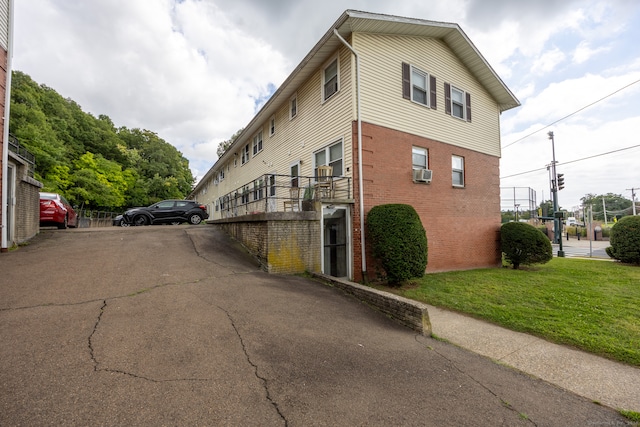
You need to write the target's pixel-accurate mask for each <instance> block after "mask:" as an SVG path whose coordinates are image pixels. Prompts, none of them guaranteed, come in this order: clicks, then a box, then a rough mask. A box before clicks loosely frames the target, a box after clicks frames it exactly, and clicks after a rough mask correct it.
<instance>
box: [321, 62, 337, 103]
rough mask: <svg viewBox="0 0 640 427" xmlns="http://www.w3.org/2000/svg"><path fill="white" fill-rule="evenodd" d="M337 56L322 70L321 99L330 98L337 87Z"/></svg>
mask: <svg viewBox="0 0 640 427" xmlns="http://www.w3.org/2000/svg"><path fill="white" fill-rule="evenodd" d="M339 84H340V81H339V76H338V58H336V59H334V60H333V61H331V62H330V63H329V65H327V66H326V67H325V69H324V70H323V71H322V100H323V101H326V100H327V99H329V98H331V97H332V96H333V94H334V93H336V92H338V89H339Z"/></svg>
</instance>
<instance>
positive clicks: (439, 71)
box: [353, 33, 500, 156]
mask: <svg viewBox="0 0 640 427" xmlns="http://www.w3.org/2000/svg"><path fill="white" fill-rule="evenodd" d="M353 43H354V47H355V49H356V50H357V51H358V52H359V54H360V64H361V70H360V73H361V80H362V86H361V96H362V98H363V103H362V116H363V121H366V122H369V123H373V124H376V125H380V126H385V127H388V128H392V129H398V130H403V131H406V132H409V133H411V134H415V135H419V136H423V137H428V138H431V139H434V140H437V141H441V142H446V143H448V144H452V145H456V146H460V147H464V148H469V149H472V150H475V151H479V152H481V153H486V154H490V155H494V156H500V122H499V120H500V113H499V109H498V106H497V104H496V102H495V101H494V100H493V99H492V98H491V97H490V95H489V94H488V93H487V91H486V90H485V89H484V88H483V87H482V86H481V85H480V84H479V83H478V81H477V80H476V79H475V78H474V77H473V76H472V75H471V74H470V72H469V71H468V69H467V68H466V67H465V66H464V65H463V64H462V63H461V62H460V60H459V59H458V58H457V57H456V56H455V55H454V54H453V53H452V52H451V50H449V48H448V47H447V46H446V44H445V43H443V42H442V41H440V40H437V39H431V38H421V37H409V36H389V35H375V34H362V33H357V34H354V37H353ZM403 62H407V63H410V64H411V65H414V66H416V67H418V68H420V69H422V70H423V71H426V72H428V73H430V74H433V75H434V76H435V77H436V86H437V110H432V109H430V108H428V107H424V106H421V105H419V104H416V103H414V102H411V101H409V100H407V99H404V98H403V97H402V63H403ZM445 82H447V83H451V84H452V85H454V86H456V87H457V88H459V89H461V90H464V91H466V92H469V93H470V94H471V118H472V122H471V123H468V122H464V121H462V120H460V119H458V118H456V117H452V116H450V115H447V114H445V99H444V83H445Z"/></svg>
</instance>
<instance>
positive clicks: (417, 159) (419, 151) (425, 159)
mask: <svg viewBox="0 0 640 427" xmlns="http://www.w3.org/2000/svg"><path fill="white" fill-rule="evenodd" d="M411 151H412V161H413V169H429V152H428V151H427V149H426V148H422V147H413V149H412V150H411Z"/></svg>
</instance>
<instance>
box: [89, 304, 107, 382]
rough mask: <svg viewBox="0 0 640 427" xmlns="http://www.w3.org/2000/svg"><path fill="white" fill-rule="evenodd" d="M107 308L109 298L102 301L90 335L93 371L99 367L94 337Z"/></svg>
mask: <svg viewBox="0 0 640 427" xmlns="http://www.w3.org/2000/svg"><path fill="white" fill-rule="evenodd" d="M106 308H107V300H103V301H102V306H101V307H100V314H99V315H98V318H97V319H96V323H95V324H94V325H93V330H92V331H91V335H89V340H88V341H89V354H90V355H91V362H93V371H94V372H97V371H98V370H99V369H98V360H97V359H96V352H95V348H94V346H93V337H94V335H95V334H96V332H97V331H98V327H99V326H100V321H101V320H102V315H103V314H104V310H105V309H106Z"/></svg>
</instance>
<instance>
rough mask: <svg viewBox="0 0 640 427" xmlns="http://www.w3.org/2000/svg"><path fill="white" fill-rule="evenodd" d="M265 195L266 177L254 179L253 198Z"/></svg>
mask: <svg viewBox="0 0 640 427" xmlns="http://www.w3.org/2000/svg"><path fill="white" fill-rule="evenodd" d="M263 197H264V178H258V179H256V180H255V181H253V200H254V201H255V200H260V199H262V198H263Z"/></svg>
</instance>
